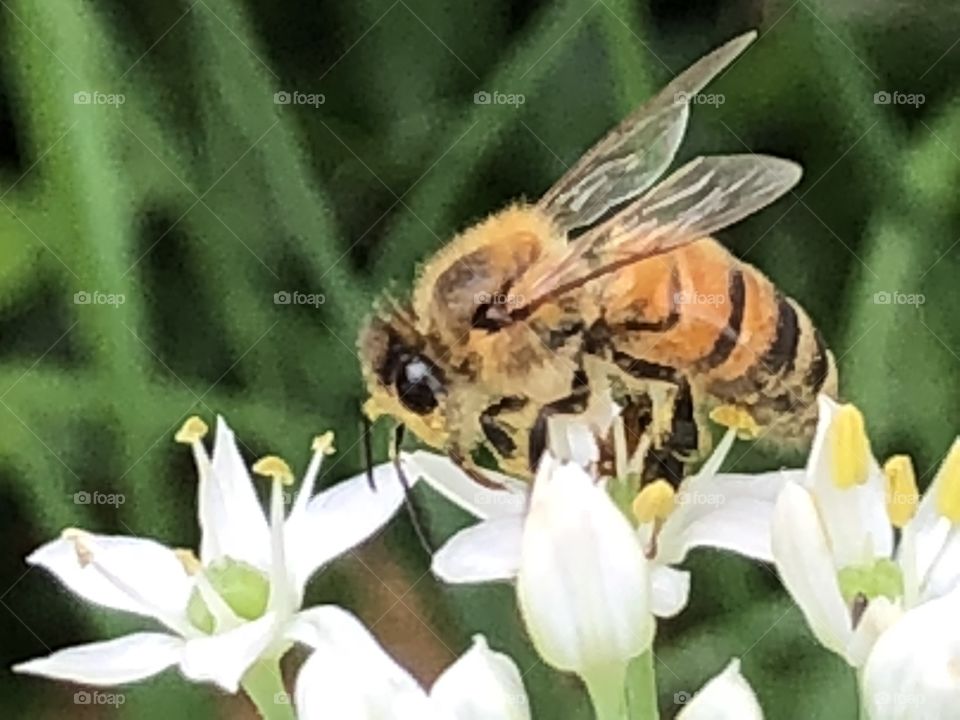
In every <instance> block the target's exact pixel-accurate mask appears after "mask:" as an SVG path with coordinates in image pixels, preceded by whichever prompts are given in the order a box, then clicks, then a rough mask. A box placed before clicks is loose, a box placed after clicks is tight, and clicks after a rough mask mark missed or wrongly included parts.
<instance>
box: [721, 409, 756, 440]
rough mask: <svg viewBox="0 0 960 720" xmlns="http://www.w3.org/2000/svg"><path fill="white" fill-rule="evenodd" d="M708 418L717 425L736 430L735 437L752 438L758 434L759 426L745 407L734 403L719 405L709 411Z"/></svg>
mask: <svg viewBox="0 0 960 720" xmlns="http://www.w3.org/2000/svg"><path fill="white" fill-rule="evenodd" d="M710 419H711V420H713V421H714V422H715V423H717V425H723V426H724V427H728V428H731V429H733V430H736V431H737V437H739V438H742V439H743V440H752V439H754V438H756V437H758V436H759V435H760V426H759V425H757V421H756V420H754V419H753V415H751V414H750V413H749V412H748V411H747V410H746V409H744V408H742V407H737V406H736V405H719V406H717V407H715V408H714V409H713V410H711V411H710Z"/></svg>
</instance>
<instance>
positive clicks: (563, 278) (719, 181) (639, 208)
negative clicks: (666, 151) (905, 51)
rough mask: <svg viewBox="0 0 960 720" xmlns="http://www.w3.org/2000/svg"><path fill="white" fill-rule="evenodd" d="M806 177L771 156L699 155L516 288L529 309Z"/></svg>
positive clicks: (701, 231)
mask: <svg viewBox="0 0 960 720" xmlns="http://www.w3.org/2000/svg"><path fill="white" fill-rule="evenodd" d="M802 174H803V171H802V169H801V167H800V166H799V165H797V164H796V163H794V162H791V161H789V160H783V159H781V158H775V157H770V156H767V155H715V156H708V157H698V158H696V159H694V160H691V161H690V162H689V163H687V164H686V165H684V166H683V167H681V168H680V169H679V170H677V171H676V172H674V173H673V174H671V175H670V176H669V177H668V178H667V179H666V180H664V181H663V182H662V183H660V184H658V185H657V186H656V187H654V188H653V189H652V190H650V191H649V192H647V193H646V194H645V195H644V196H643V197H640V198H638V199H637V200H635V201H634V202H633V203H631V204H629V205H628V206H627V207H626V208H624V209H623V210H622V211H621V212H619V213H617V214H616V215H615V216H614V217H612V218H610V219H609V220H607V221H606V222H604V223H602V224H600V225H598V226H597V227H595V228H593V229H592V230H589V231H588V232H586V233H584V234H583V235H581V236H580V237H578V238H577V239H576V240H574V241H573V242H571V243H570V244H569V245H567V246H566V247H565V248H564V249H563V250H561V251H559V253H558V254H556V255H553V256H551V257H545V258H543V259H542V260H541V261H538V262H536V263H534V265H533V266H531V267H530V268H528V270H527V271H526V272H525V273H524V275H523V276H522V277H521V278H520V279H519V280H518V282H517V284H516V285H515V289H514V291H513V292H515V293H516V294H517V295H519V296H522V297H524V298H525V303H524V306H525V307H527V308H528V309H529V308H532V307H535V306H537V305H539V304H541V303H542V302H544V300H545V299H547V298H550V297H557V296H559V295H562V294H564V293H566V292H569V291H570V290H572V289H575V288H576V287H579V286H581V285H583V284H584V283H586V282H588V281H590V280H594V279H596V278H598V277H601V276H603V275H605V274H608V273H611V272H614V271H616V270H618V269H620V268H622V267H624V266H625V265H627V264H630V263H632V262H639V261H640V260H643V259H645V258H648V257H651V256H653V255H659V254H661V253H665V252H669V251H671V250H674V249H676V248H679V247H681V246H683V245H686V244H688V243H691V242H694V241H695V240H699V239H701V238H704V237H707V236H709V235H710V234H711V233H714V232H716V231H717V230H721V229H723V228H725V227H727V226H729V225H732V224H733V223H735V222H737V221H739V220H742V219H743V218H745V217H747V216H748V215H751V214H753V213H754V212H756V211H757V210H759V209H760V208H762V207H765V206H766V205H769V204H770V203H772V202H773V201H774V200H776V199H777V198H779V197H780V196H781V195H783V194H784V193H786V192H788V191H789V190H790V189H791V188H792V187H793V186H795V185H796V184H797V183H798V182H799V180H800V177H801V175H802ZM514 312H515V313H516V312H517V311H516V310H515V311H514Z"/></svg>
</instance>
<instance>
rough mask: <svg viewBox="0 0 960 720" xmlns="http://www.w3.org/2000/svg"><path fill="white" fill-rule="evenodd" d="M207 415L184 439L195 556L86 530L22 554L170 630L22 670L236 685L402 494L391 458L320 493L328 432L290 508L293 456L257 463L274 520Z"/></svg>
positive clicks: (99, 679) (102, 601)
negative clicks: (211, 430)
mask: <svg viewBox="0 0 960 720" xmlns="http://www.w3.org/2000/svg"><path fill="white" fill-rule="evenodd" d="M205 433H206V425H205V424H204V423H203V421H201V420H200V419H199V418H191V419H190V420H188V421H187V422H186V423H185V424H184V426H183V428H182V429H181V430H180V432H179V433H178V434H177V440H178V441H180V442H185V443H189V444H190V445H191V446H192V447H193V451H194V456H195V459H196V463H197V469H198V473H199V479H200V480H199V492H198V504H199V521H200V529H201V533H202V537H201V542H200V557H199V559H198V558H196V557H195V556H194V555H193V554H192V553H190V552H188V551H177V550H172V549H170V548H168V547H165V546H164V545H161V544H160V543H157V542H154V541H153V540H147V539H142V538H137V537H124V536H108V535H94V534H92V533H87V532H84V531H79V530H68V531H65V532H64V534H63V536H62V537H61V538H60V539H58V540H54V541H52V542H49V543H47V544H46V545H43V546H42V547H40V548H39V549H37V550H36V551H35V552H34V553H33V554H32V555H30V557H29V558H27V561H28V562H29V563H30V564H32V565H39V566H41V567H44V568H46V569H47V570H49V571H50V572H52V573H53V574H54V575H56V576H57V577H58V578H59V579H60V581H61V582H62V583H63V584H64V585H66V586H67V587H68V588H69V589H70V590H72V591H73V592H75V593H76V594H78V595H79V596H81V597H83V598H84V599H85V600H88V601H90V602H92V603H95V604H98V605H102V606H104V607H108V608H113V609H116V610H123V611H127V612H133V613H136V614H138V615H142V616H145V617H149V618H153V619H154V620H156V621H158V622H159V623H161V624H162V625H164V626H165V630H166V632H140V633H134V634H131V635H126V636H124V637H120V638H117V639H115V640H109V641H106V642H97V643H92V644H88V645H81V646H78V647H72V648H67V649H65V650H60V651H58V652H55V653H53V654H51V655H49V656H47V657H43V658H38V659H34V660H29V661H27V662H23V663H20V664H19V665H17V666H15V667H14V670H16V671H17V672H22V673H30V674H34V675H42V676H46V677H50V678H56V679H62V680H71V681H75V682H81V683H86V684H91V685H114V684H119V683H125V682H132V681H136V680H142V679H144V678H147V677H150V676H152V675H155V674H157V673H159V672H161V671H162V670H164V669H166V668H168V667H171V666H174V665H176V666H179V668H180V670H181V672H182V673H183V675H184V676H186V677H187V678H188V679H190V680H194V681H199V682H212V683H215V684H216V685H218V686H220V687H221V688H223V689H224V690H227V691H228V692H236V690H237V688H238V686H239V684H240V681H241V678H242V677H243V675H244V673H245V672H246V671H247V670H248V669H249V668H250V667H251V666H252V665H253V664H254V663H255V662H256V661H258V660H259V659H260V658H276V657H278V656H279V655H281V654H282V653H283V652H284V651H285V650H286V649H287V647H289V645H290V644H291V636H290V629H291V627H292V625H293V624H295V622H296V620H297V618H298V611H299V609H300V606H301V604H302V601H303V592H304V587H305V585H306V583H307V580H308V579H309V578H310V576H311V575H312V574H313V573H314V571H316V570H317V568H319V567H320V566H321V565H323V564H325V563H328V562H330V561H331V560H333V559H334V558H336V557H337V556H338V555H340V554H342V553H344V552H346V551H348V550H349V549H350V548H352V547H354V546H355V545H357V544H358V543H360V542H363V541H364V540H366V539H367V538H368V537H370V536H371V535H372V534H373V533H374V532H376V531H377V529H379V528H380V527H381V526H382V525H383V524H384V523H386V522H387V520H389V519H390V518H391V517H392V516H393V514H394V513H395V512H396V510H397V509H398V507H399V506H400V503H401V502H402V500H403V495H402V491H401V490H400V484H399V482H397V481H396V478H394V477H392V473H393V470H392V469H391V468H390V467H389V466H381V467H378V468H376V470H375V473H376V481H377V482H376V486H377V490H376V492H373V491H372V490H371V489H370V488H369V487H368V485H367V478H366V476H359V477H355V478H353V479H351V480H347V481H344V482H341V483H339V484H337V485H335V486H333V487H332V488H330V489H329V490H325V491H324V492H321V493H320V494H318V495H317V496H315V497H311V496H312V495H313V489H314V483H315V481H316V478H317V473H318V472H319V470H320V465H321V463H322V459H323V457H324V455H325V454H327V453H329V452H331V451H332V448H331V439H332V436H331V435H330V434H327V435H326V436H323V437H320V438H317V439H316V440H315V441H314V455H313V459H312V460H311V462H310V465H309V468H308V470H307V472H306V475H305V477H304V480H303V483H302V485H301V488H300V491H299V493H298V495H297V497H296V499H295V501H294V503H293V508H292V509H291V512H290V514H289V516H287V517H286V518H284V501H283V492H284V491H283V487H284V485H285V484H287V483H289V482H292V480H293V476H292V473H291V472H290V469H289V467H288V466H287V465H286V463H284V462H283V461H282V460H280V459H279V458H276V457H268V458H264V459H262V460H261V461H260V462H258V463H257V464H256V465H255V466H254V469H255V470H257V471H258V472H259V473H261V474H265V475H268V476H270V477H271V478H272V490H271V498H270V519H269V521H268V519H267V517H266V516H265V515H264V513H263V510H262V509H261V507H260V504H259V502H258V501H257V496H256V493H255V491H254V487H253V484H252V481H251V479H250V475H249V474H248V472H247V468H246V466H245V464H244V462H243V459H242V458H241V456H240V452H239V451H238V449H237V444H236V440H235V439H234V435H233V432H231V430H230V429H229V428H228V427H227V424H226V422H225V421H224V420H223V419H222V418H220V419H218V424H217V436H216V441H215V443H214V451H213V458H212V459H211V458H210V457H209V456H208V455H207V452H206V450H205V448H204V447H203V444H202V443H201V439H202V437H203V436H204V435H205Z"/></svg>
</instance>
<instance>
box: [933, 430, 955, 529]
mask: <svg viewBox="0 0 960 720" xmlns="http://www.w3.org/2000/svg"><path fill="white" fill-rule="evenodd" d="M938 475H939V478H938V481H939V482H938V484H939V488H938V490H937V511H938V512H939V513H940V514H941V515H943V516H944V517H945V518H947V519H948V520H949V521H950V522H952V523H955V524H956V523H960V438H958V439H957V440H954V442H953V447H951V448H950V452H949V453H947V459H946V460H944V461H943V465H941V466H940V472H939V473H938Z"/></svg>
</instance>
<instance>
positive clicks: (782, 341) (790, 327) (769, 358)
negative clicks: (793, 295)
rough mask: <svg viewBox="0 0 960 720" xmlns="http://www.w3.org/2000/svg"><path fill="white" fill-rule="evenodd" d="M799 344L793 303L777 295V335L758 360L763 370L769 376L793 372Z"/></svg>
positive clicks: (797, 323) (797, 320)
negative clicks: (769, 374) (781, 372)
mask: <svg viewBox="0 0 960 720" xmlns="http://www.w3.org/2000/svg"><path fill="white" fill-rule="evenodd" d="M799 342H800V326H799V319H798V318H797V311H796V310H795V309H794V307H793V303H792V302H791V301H790V300H789V299H788V298H786V297H784V296H783V295H781V294H779V293H777V334H776V336H775V337H774V339H773V343H772V344H771V345H770V348H769V349H768V350H767V351H766V352H765V353H764V355H763V357H762V358H761V359H760V364H761V366H762V368H763V369H764V370H766V371H767V372H769V373H771V374H775V373H779V372H780V371H781V370H783V371H784V374H789V373H790V372H792V371H793V364H794V361H795V360H796V359H797V345H798V343H799Z"/></svg>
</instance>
